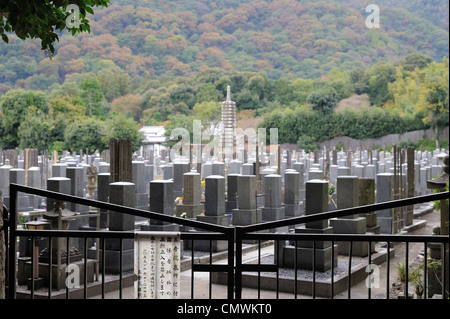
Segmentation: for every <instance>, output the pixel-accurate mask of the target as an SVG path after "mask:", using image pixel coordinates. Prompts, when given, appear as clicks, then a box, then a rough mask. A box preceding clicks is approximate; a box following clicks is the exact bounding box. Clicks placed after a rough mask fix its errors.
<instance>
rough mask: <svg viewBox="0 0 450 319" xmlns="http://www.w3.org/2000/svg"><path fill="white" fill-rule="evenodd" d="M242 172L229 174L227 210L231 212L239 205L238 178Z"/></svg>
mask: <svg viewBox="0 0 450 319" xmlns="http://www.w3.org/2000/svg"><path fill="white" fill-rule="evenodd" d="M239 176H241V174H228V176H227V198H226V201H225V206H226V212H227V213H231V211H232V210H233V209H235V208H236V207H237V206H236V205H237V197H236V196H237V191H238V178H239Z"/></svg>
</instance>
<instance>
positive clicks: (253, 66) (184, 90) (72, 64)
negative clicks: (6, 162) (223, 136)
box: [0, 0, 449, 148]
mask: <svg viewBox="0 0 450 319" xmlns="http://www.w3.org/2000/svg"><path fill="white" fill-rule="evenodd" d="M367 4H368V2H367V1H363V0H344V1H325V0H319V1H298V0H273V1H268V0H216V1H213V0H204V1H196V0H183V1H173V0H159V1H150V0H139V1H127V0H116V1H111V3H110V5H109V6H108V7H107V8H101V9H100V8H99V9H97V10H95V13H94V15H90V14H88V15H87V17H86V18H87V19H89V21H90V31H91V32H90V33H86V32H84V33H79V34H75V35H74V36H72V35H71V34H70V33H64V32H63V33H61V34H60V37H59V38H60V41H59V42H58V43H55V53H54V56H53V57H52V58H51V59H50V58H49V57H47V56H46V55H45V54H44V53H43V51H41V45H40V42H39V41H38V40H26V41H23V40H21V39H19V38H18V37H17V36H15V35H10V36H9V43H8V44H6V43H0V102H1V103H3V104H2V105H3V108H2V109H0V118H1V121H0V132H3V133H2V139H0V148H6V147H18V146H19V147H24V146H25V145H33V141H34V140H33V139H39V137H33V136H35V134H33V132H32V130H31V127H33V125H36V127H38V126H37V124H38V123H39V122H40V121H35V120H34V117H41V120H42V119H45V120H46V121H47V122H48V123H49V124H48V125H50V128H49V129H48V130H49V131H52V130H54V132H56V133H58V134H54V135H53V137H52V136H48V137H45V139H44V138H40V141H41V144H42V145H43V146H42V148H44V147H46V146H50V147H52V146H54V147H57V146H58V147H59V146H61V145H63V144H64V143H65V141H68V140H69V138H68V137H67V136H66V137H65V136H64V132H63V129H62V128H61V124H58V123H59V122H58V121H60V117H61V116H62V115H63V114H64V115H65V117H66V119H67V121H68V123H66V124H67V125H68V124H70V123H71V122H72V121H81V120H82V121H84V120H87V119H88V118H94V119H95V120H96V121H98V122H95V123H93V122H89V123H88V122H86V123H85V124H86V127H91V126H92V125H94V124H99V123H100V124H101V129H99V131H100V133H101V135H102V137H104V136H107V134H110V132H109V133H108V127H111V125H109V126H108V125H106V124H107V123H106V122H107V121H108V120H109V121H111V118H113V115H114V116H119V115H120V116H123V117H125V118H127V119H131V122H127V123H128V124H130V123H132V122H133V123H134V125H135V127H136V128H137V127H139V126H140V125H153V124H158V123H163V122H165V121H168V120H170V119H171V118H173V117H174V116H178V117H180V116H181V117H187V118H189V117H197V118H202V119H203V120H204V121H213V122H214V121H217V120H218V118H217V115H219V113H218V112H217V111H215V110H217V108H218V105H219V106H220V102H221V101H222V100H223V99H224V95H225V92H226V86H227V85H231V87H232V97H233V100H234V101H235V102H236V104H237V106H238V108H239V110H254V111H256V113H255V114H256V115H257V116H263V115H267V114H269V113H270V112H272V111H273V110H275V109H278V108H279V107H281V108H289V109H292V110H295V109H296V108H298V107H302V106H304V105H309V106H311V103H310V102H311V101H312V100H311V98H310V99H308V98H309V96H310V95H311V94H313V93H314V94H316V93H317V94H318V95H317V94H316V95H315V97H316V101H317V100H323V101H335V100H336V103H337V102H339V101H341V100H342V99H345V98H348V97H350V96H352V95H353V94H367V95H368V97H369V101H370V105H372V106H375V107H384V106H387V105H390V106H389V109H394V108H395V104H396V103H397V104H401V107H402V110H404V109H405V105H404V104H405V103H403V102H401V101H402V99H400V98H399V97H398V94H401V93H398V92H400V91H399V90H400V88H397V91H395V89H396V88H395V87H394V86H393V87H392V88H391V87H390V84H391V83H393V82H394V81H399V80H400V79H403V80H404V79H406V77H407V74H406V73H402V74H401V75H400V74H399V73H398V72H400V71H398V69H397V68H398V67H399V63H401V64H402V67H404V69H405V70H406V71H405V72H411V71H412V70H409V69H407V67H408V66H409V65H411V64H408V63H412V65H414V63H417V64H418V66H420V67H424V66H426V65H429V64H430V63H431V61H434V62H435V63H438V64H440V63H442V62H443V59H444V58H446V57H447V58H448V45H449V37H448V31H449V25H448V20H449V18H448V12H449V4H448V1H418V0H414V1H407V0H398V1H393V0H392V1H391V0H388V1H383V2H382V3H380V4H379V5H380V11H381V17H380V23H381V27H380V28H379V29H369V28H367V27H366V24H365V21H366V18H367V16H368V14H369V13H367V12H366V11H365V8H366V6H367ZM406 57H409V59H410V61H409V62H408V61H406V60H405V59H406ZM400 61H401V62H400ZM411 61H412V62H411ZM407 62H408V63H407ZM421 63H422V64H421ZM405 66H406V68H405ZM430 72H431V71H430ZM430 78H431V77H430ZM447 84H448V83H447ZM17 90H23V91H20V94H19V93H18V91H17ZM11 91H12V92H11ZM40 91H42V92H44V93H45V97H46V101H47V102H46V103H47V108H44V109H42V108H41V107H40V105H32V103H31V102H29V103H28V104H26V103H27V102H23V103H25V104H26V105H27V107H29V106H35V111H34V112H33V113H30V115H28V117H27V119H26V120H27V121H28V123H29V125H28V128H27V132H26V134H25V133H20V132H13V131H8V129H9V126H8V125H9V123H8V114H5V110H6V109H5V107H6V106H7V105H9V104H8V103H10V102H11V99H19V100H21V101H27V99H26V97H24V96H27V94H28V96H31V95H33V96H40V95H39V94H40V93H39V94H38V92H40ZM394 91H395V94H397V96H394V95H393V94H394ZM447 91H448V85H447ZM23 92H25V93H23ZM327 92H328V93H330V92H334V93H330V94H335V96H334V97H333V98H332V99H329V96H323V95H320V94H324V93H327ZM8 93H9V95H8ZM328 93H327V94H328ZM23 95H24V96H23ZM439 99H440V97H439V98H438V101H440V100H439ZM447 99H448V98H447ZM425 100H426V99H425ZM444 100H445V99H444ZM28 101H30V99H28ZM421 101H423V99H422V100H421ZM390 102H392V103H393V104H392V103H390ZM30 103H31V104H30ZM333 103H334V102H333ZM402 103H403V104H402ZM425 104H426V101H425V102H423V103H422V104H421V105H422V106H421V108H420V110H426V109H427V107H426V105H425ZM444 104H445V103H444ZM392 105H394V107H393V106H392ZM424 105H425V106H424ZM447 105H448V102H447ZM329 106H331V107H332V108H334V107H335V105H327V107H329ZM444 109H445V107H444ZM330 110H331V109H330ZM402 112H403V114H404V113H407V112H404V111H402ZM211 114H212V115H216V117H215V118H214V116H212V115H211ZM5 116H6V118H5ZM427 116H428V115H427ZM430 119H431V117H430V116H428V120H427V121H425V122H426V123H427V125H432V124H431V123H434V122H433V121H432V120H430ZM52 121H55V122H52ZM118 122H120V123H125V122H124V121H118ZM67 125H66V126H67ZM15 129H16V130H19V131H20V128H19V127H18V126H17V127H16V128H15ZM22 129H25V125H24V126H22ZM5 130H6V131H5ZM30 130H31V131H30ZM67 134H68V133H67ZM67 134H66V135H67ZM302 134H303V133H302ZM97 140H99V139H97ZM43 141H44V142H43ZM296 141H297V139H295V141H294V142H296ZM64 146H68V147H70V145H64Z"/></svg>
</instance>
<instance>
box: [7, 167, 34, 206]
mask: <svg viewBox="0 0 450 319" xmlns="http://www.w3.org/2000/svg"><path fill="white" fill-rule="evenodd" d="M9 180H10V182H11V183H13V184H18V185H25V170H24V169H23V168H11V170H10V171H9ZM32 198H33V199H34V196H33V197H31V196H29V194H25V193H21V192H19V193H18V194H17V211H19V212H29V211H32V210H33V208H34V207H33V205H30V203H32V204H33V203H34V201H33V200H32Z"/></svg>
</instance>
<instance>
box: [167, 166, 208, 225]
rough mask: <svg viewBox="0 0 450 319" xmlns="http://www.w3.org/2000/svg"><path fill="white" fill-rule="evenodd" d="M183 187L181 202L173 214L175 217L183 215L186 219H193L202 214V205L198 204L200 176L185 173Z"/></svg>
mask: <svg viewBox="0 0 450 319" xmlns="http://www.w3.org/2000/svg"><path fill="white" fill-rule="evenodd" d="M174 185H175V181H174ZM183 185H184V188H183V201H182V203H181V204H178V205H177V206H176V210H175V212H176V215H177V216H181V215H182V214H183V213H185V214H186V216H185V217H186V218H194V216H197V215H199V214H201V213H202V212H203V205H202V204H201V202H200V200H201V193H202V186H201V179H200V174H199V173H196V172H188V173H185V174H184V175H183ZM174 187H175V186H174Z"/></svg>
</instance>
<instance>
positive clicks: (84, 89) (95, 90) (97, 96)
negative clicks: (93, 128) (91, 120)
mask: <svg viewBox="0 0 450 319" xmlns="http://www.w3.org/2000/svg"><path fill="white" fill-rule="evenodd" d="M79 87H80V90H81V91H80V97H81V98H82V99H83V101H84V105H85V106H86V115H88V116H93V115H94V116H96V117H98V118H104V117H105V115H106V114H105V110H104V109H103V92H102V91H101V87H100V82H99V81H98V80H97V79H96V78H93V77H86V78H84V79H83V80H81V82H80V84H79Z"/></svg>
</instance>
